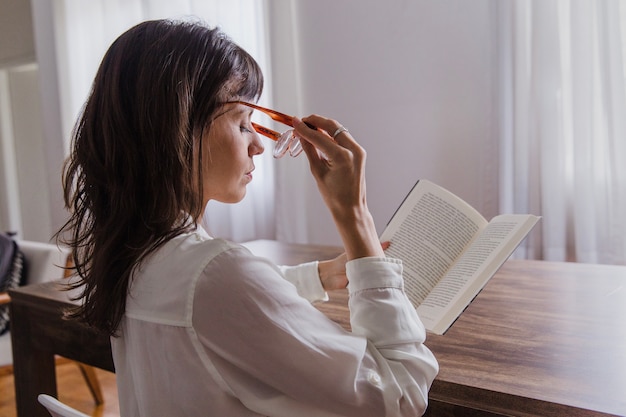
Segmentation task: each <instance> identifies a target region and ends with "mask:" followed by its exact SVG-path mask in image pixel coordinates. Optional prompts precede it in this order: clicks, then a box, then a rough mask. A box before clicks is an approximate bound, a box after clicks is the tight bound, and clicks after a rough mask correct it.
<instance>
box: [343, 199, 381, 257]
mask: <svg viewBox="0 0 626 417" xmlns="http://www.w3.org/2000/svg"><path fill="white" fill-rule="evenodd" d="M335 222H336V225H337V230H338V231H339V234H340V236H341V239H342V241H343V244H344V248H345V250H346V254H347V257H348V260H352V259H357V258H364V257H369V256H385V254H384V252H383V250H382V247H381V245H380V241H379V239H378V233H377V232H376V225H375V223H374V219H373V217H372V215H371V213H370V212H369V210H367V208H365V209H362V210H355V211H353V212H350V213H345V212H344V213H343V216H336V217H335Z"/></svg>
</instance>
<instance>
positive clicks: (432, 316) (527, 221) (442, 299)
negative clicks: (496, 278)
mask: <svg viewBox="0 0 626 417" xmlns="http://www.w3.org/2000/svg"><path fill="white" fill-rule="evenodd" d="M537 220H538V217H536V216H532V215H502V216H497V217H494V219H493V220H492V221H491V222H490V223H489V225H488V226H487V227H486V228H485V229H484V230H483V231H482V233H481V234H480V235H479V236H478V237H477V238H476V240H475V241H474V242H472V244H471V245H470V246H469V248H468V250H467V251H466V252H465V253H464V254H463V255H462V256H461V257H460V258H459V260H458V261H457V262H456V263H455V264H454V265H453V266H452V267H451V268H450V270H449V271H448V272H447V274H446V276H445V277H444V278H443V279H441V281H440V282H439V284H438V285H437V286H436V287H435V288H434V289H433V291H432V292H431V293H430V294H429V295H428V297H426V298H425V299H424V301H423V302H422V304H421V305H420V306H419V308H418V314H419V315H420V318H421V319H422V321H424V324H425V325H426V323H428V325H426V327H427V328H431V329H432V330H433V331H435V333H438V334H442V333H443V332H444V331H445V330H447V328H448V327H449V326H450V325H452V323H453V322H454V320H456V318H457V317H458V316H459V315H460V314H461V313H462V312H463V310H464V309H465V308H466V307H467V305H468V304H469V303H470V302H471V301H472V300H473V299H474V297H475V296H476V295H477V294H478V293H479V292H480V290H481V289H482V288H483V286H484V285H485V284H486V283H487V281H489V279H490V278H491V277H492V276H493V274H495V272H496V271H497V270H498V268H500V266H501V265H502V264H503V263H504V261H505V260H506V259H507V258H508V257H509V256H510V255H511V253H513V251H514V250H515V248H516V247H517V246H518V245H519V244H520V242H521V241H522V240H523V239H524V237H526V235H527V234H528V232H529V231H530V229H532V227H533V226H534V225H535V223H536V222H537Z"/></svg>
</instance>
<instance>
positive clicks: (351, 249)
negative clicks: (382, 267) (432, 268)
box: [293, 115, 384, 260]
mask: <svg viewBox="0 0 626 417" xmlns="http://www.w3.org/2000/svg"><path fill="white" fill-rule="evenodd" d="M293 122H294V128H295V130H296V133H297V134H298V136H299V137H300V143H301V144H302V148H303V149H304V152H305V153H306V155H307V158H308V160H309V165H310V168H311V173H312V174H313V177H314V178H315V181H316V182H317V187H318V189H319V190H320V193H321V194H322V197H323V199H324V202H325V203H326V205H327V206H328V208H329V209H330V212H331V214H332V216H333V219H334V220H335V225H336V226H337V230H338V232H339V234H340V235H341V239H342V240H343V243H344V247H345V249H346V256H347V260H351V259H355V258H361V257H366V256H384V253H383V251H382V249H381V246H380V242H379V241H378V235H377V232H376V226H375V225H374V220H373V218H372V215H371V214H370V212H369V209H368V207H367V201H366V198H365V159H366V152H365V150H364V149H363V148H362V147H361V146H360V145H359V144H358V143H357V142H356V141H355V140H354V138H353V137H352V135H350V133H349V132H348V131H347V130H345V129H343V130H341V128H342V126H341V124H340V123H339V122H337V121H336V120H332V119H328V118H326V117H322V116H318V115H312V116H309V117H306V118H304V119H302V120H299V119H298V118H294V120H293ZM307 125H312V126H315V127H316V129H311V128H310V127H309V126H307ZM328 132H331V134H334V133H335V132H338V133H337V134H335V137H334V138H333V137H331V136H330V134H329V133H328Z"/></svg>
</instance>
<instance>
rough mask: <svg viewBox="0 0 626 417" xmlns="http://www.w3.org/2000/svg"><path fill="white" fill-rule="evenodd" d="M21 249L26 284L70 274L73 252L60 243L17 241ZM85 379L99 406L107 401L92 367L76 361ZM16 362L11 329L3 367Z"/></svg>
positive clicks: (1, 297)
mask: <svg viewBox="0 0 626 417" xmlns="http://www.w3.org/2000/svg"><path fill="white" fill-rule="evenodd" d="M17 245H18V247H19V249H20V250H21V251H22V253H23V254H24V259H25V263H26V280H25V281H26V284H37V283H41V282H46V281H52V280H55V279H59V278H62V277H64V276H67V274H65V273H64V271H63V270H62V267H64V266H66V265H68V264H69V259H70V257H69V251H68V250H67V249H61V248H59V247H58V246H57V245H52V244H49V243H42V242H31V241H25V240H20V241H17ZM10 301H11V298H10V297H9V295H8V294H7V293H0V304H5V303H8V302H10ZM76 364H77V365H78V367H79V368H80V371H81V373H82V375H83V377H84V378H85V381H86V383H87V386H88V387H89V390H90V391H91V394H92V396H93V398H94V401H95V403H96V405H100V404H102V403H103V402H104V397H103V396H102V390H101V388H100V383H99V382H98V379H97V376H96V373H95V371H94V369H93V368H92V367H91V366H87V365H84V364H82V363H79V362H76ZM12 365H13V352H12V347H11V335H10V331H9V332H7V333H5V334H3V335H2V336H0V369H1V368H6V367H11V366H12Z"/></svg>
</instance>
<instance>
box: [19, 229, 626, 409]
mask: <svg viewBox="0 0 626 417" xmlns="http://www.w3.org/2000/svg"><path fill="white" fill-rule="evenodd" d="M246 246H248V247H249V248H250V249H251V250H253V252H255V253H257V254H259V255H261V256H266V257H268V258H270V259H272V260H275V261H276V262H278V263H282V264H295V263H300V262H305V261H309V260H312V259H328V258H331V257H334V256H335V255H337V254H338V253H339V251H340V249H338V248H336V247H328V246H315V245H286V244H280V243H277V242H272V241H255V242H250V243H248V244H246ZM11 297H12V303H11V308H12V314H13V318H12V320H13V324H12V330H11V334H12V337H13V343H14V346H15V353H14V369H15V382H16V385H15V388H16V400H17V409H18V416H20V417H26V416H29V417H36V416H47V414H45V411H44V410H43V409H41V408H40V407H38V406H37V405H36V402H37V400H36V397H37V394H39V393H41V392H46V393H49V394H52V395H56V382H55V371H54V362H53V357H54V354H59V355H62V356H65V357H68V358H70V359H74V360H78V361H81V362H84V363H87V364H89V365H93V366H97V367H100V368H103V369H107V370H111V371H112V370H113V361H112V359H111V348H110V343H109V340H108V337H106V336H103V335H98V334H95V333H94V332H93V331H90V330H89V329H86V328H85V327H84V326H81V325H80V324H78V323H71V322H67V321H64V320H62V318H61V311H62V309H63V308H65V307H67V306H68V305H71V303H72V302H71V301H69V298H68V294H67V293H65V292H61V291H58V289H57V288H56V287H55V284H52V283H47V284H39V285H34V286H27V287H22V288H19V289H17V290H14V291H12V292H11ZM330 297H331V300H330V302H328V303H322V304H317V306H318V308H319V309H320V310H322V311H323V312H324V313H326V314H327V315H328V316H329V317H330V318H331V319H333V320H335V321H337V322H338V323H340V324H341V325H342V326H344V327H345V328H347V329H349V327H350V324H349V318H348V310H347V292H346V291H336V292H333V293H331V294H330ZM427 345H428V346H429V347H430V348H431V350H432V351H433V352H434V353H435V356H436V357H437V359H438V360H439V365H440V373H439V376H438V377H437V379H436V380H435V382H434V383H433V387H432V389H431V391H430V406H429V410H428V412H427V415H429V416H437V417H440V416H498V415H509V416H567V417H576V416H605V415H621V416H625V415H626V267H618V266H601V265H583V264H573V263H550V262H540V261H521V260H520V261H517V260H510V261H508V262H506V263H505V264H504V266H503V267H502V268H501V269H500V271H498V273H497V274H496V275H495V276H494V278H493V279H492V280H491V281H490V282H489V283H488V284H487V286H486V287H485V289H484V290H483V291H482V292H481V293H480V295H479V296H478V297H477V298H476V299H475V300H474V302H473V303H472V304H471V305H470V306H469V307H468V309H467V310H466V311H465V312H464V313H463V315H462V316H461V317H460V318H459V320H457V322H456V323H455V324H454V325H453V326H452V328H451V329H450V330H449V331H448V332H447V333H446V334H445V335H444V336H436V335H432V334H431V335H429V336H428V340H427Z"/></svg>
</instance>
